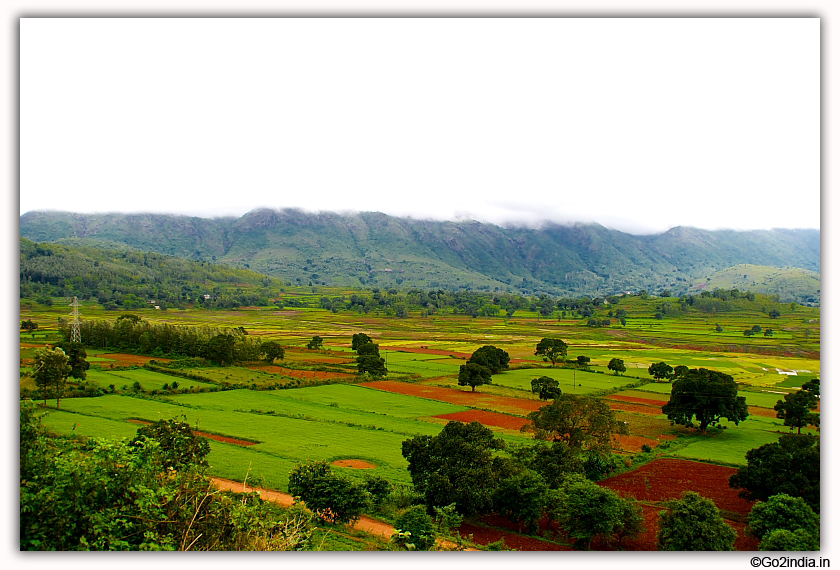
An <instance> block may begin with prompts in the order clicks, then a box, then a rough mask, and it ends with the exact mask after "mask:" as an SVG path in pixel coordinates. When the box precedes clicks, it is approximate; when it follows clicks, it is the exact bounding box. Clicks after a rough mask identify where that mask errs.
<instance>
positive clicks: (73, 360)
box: [57, 342, 90, 380]
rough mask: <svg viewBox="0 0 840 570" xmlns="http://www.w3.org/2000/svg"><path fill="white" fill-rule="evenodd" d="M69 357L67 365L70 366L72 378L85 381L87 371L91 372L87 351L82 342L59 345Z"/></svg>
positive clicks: (61, 343)
mask: <svg viewBox="0 0 840 570" xmlns="http://www.w3.org/2000/svg"><path fill="white" fill-rule="evenodd" d="M57 346H58V347H59V348H60V349H61V350H63V351H64V354H66V355H67V364H69V365H70V377H71V378H76V379H77V380H85V379H86V378H87V371H88V370H90V362H88V361H87V351H86V350H85V346H84V345H83V344H82V343H80V342H60V343H58V345H57Z"/></svg>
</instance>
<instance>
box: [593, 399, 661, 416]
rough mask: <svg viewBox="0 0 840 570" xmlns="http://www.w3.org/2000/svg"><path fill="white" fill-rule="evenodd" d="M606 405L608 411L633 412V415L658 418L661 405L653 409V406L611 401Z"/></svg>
mask: <svg viewBox="0 0 840 570" xmlns="http://www.w3.org/2000/svg"><path fill="white" fill-rule="evenodd" d="M607 403H608V404H609V406H610V409H613V410H619V411H622V412H633V413H635V414H644V415H646V416H659V415H661V414H662V405H661V404H660V405H659V406H658V407H656V408H654V407H653V406H647V405H643V404H628V403H626V402H616V401H611V402H607Z"/></svg>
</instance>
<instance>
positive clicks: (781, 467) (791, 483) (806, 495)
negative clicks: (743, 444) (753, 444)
mask: <svg viewBox="0 0 840 570" xmlns="http://www.w3.org/2000/svg"><path fill="white" fill-rule="evenodd" d="M746 459H747V464H746V465H745V466H744V467H741V468H740V469H738V472H737V473H735V474H734V475H732V476H731V477H730V478H729V486H730V487H732V488H735V489H741V491H740V492H739V493H738V494H739V495H740V496H741V497H743V498H745V499H747V500H749V501H754V500H758V501H767V500H768V499H769V498H770V497H772V496H773V495H778V494H782V493H783V494H785V495H790V496H791V497H802V498H803V499H804V500H805V502H806V503H808V505H809V506H810V507H811V508H812V509H814V511H815V512H817V513H819V512H820V440H819V438H817V437H814V436H813V435H810V434H803V435H797V434H788V435H783V436H782V437H780V438H779V441H777V442H774V443H767V444H764V445H762V446H761V447H757V448H755V449H751V450H749V451H748V452H747V455H746Z"/></svg>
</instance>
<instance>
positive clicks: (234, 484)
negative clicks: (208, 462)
mask: <svg viewBox="0 0 840 570" xmlns="http://www.w3.org/2000/svg"><path fill="white" fill-rule="evenodd" d="M210 480H211V481H213V484H214V485H215V486H216V487H217V488H219V489H224V490H227V491H233V492H235V493H253V492H256V493H259V495H260V497H261V498H263V499H267V500H269V501H274V502H276V503H280V504H281V505H283V506H284V507H291V506H292V504H293V503H294V502H295V499H294V497H292V496H291V495H289V494H288V493H281V492H279V491H272V490H269V489H262V488H259V487H250V486H248V485H246V484H244V483H241V482H239V481H232V480H230V479H222V478H221V477H211V478H210ZM353 528H355V529H358V530H364V531H367V532H369V533H371V534H378V535H381V536H384V537H385V538H391V535H392V534H394V527H392V526H391V525H389V524H387V523H384V522H382V521H378V520H375V519H372V518H370V517H366V516H364V515H362V517H361V518H359V520H358V521H356V522H355V523H354V524H353ZM438 543H439V544H440V546H444V547H446V548H454V547H455V544H453V543H451V542H447V541H438ZM467 550H473V551H474V550H476V549H475V548H468V549H467Z"/></svg>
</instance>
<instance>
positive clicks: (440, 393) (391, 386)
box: [360, 380, 545, 415]
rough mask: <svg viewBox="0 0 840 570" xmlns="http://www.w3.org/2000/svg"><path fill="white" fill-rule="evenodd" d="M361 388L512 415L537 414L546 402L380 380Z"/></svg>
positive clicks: (364, 384) (365, 384)
mask: <svg viewBox="0 0 840 570" xmlns="http://www.w3.org/2000/svg"><path fill="white" fill-rule="evenodd" d="M360 386H367V387H369V388H375V389H377V390H383V391H385V392H393V393H395V394H405V395H407V396H417V397H420V398H427V399H430V400H437V401H439V402H448V403H450V404H456V405H459V406H470V407H473V408H490V409H496V410H500V411H504V412H509V413H512V414H521V415H527V414H529V413H531V412H536V411H537V410H539V409H540V407H541V406H544V405H545V403H544V402H540V401H538V400H525V399H523V398H511V397H508V396H493V395H490V394H483V393H481V392H471V391H469V390H456V389H455V388H442V387H440V386H429V385H427V384H419V383H418V384H409V383H406V382H394V381H392V380H380V381H377V382H365V383H363V384H360Z"/></svg>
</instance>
